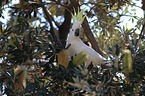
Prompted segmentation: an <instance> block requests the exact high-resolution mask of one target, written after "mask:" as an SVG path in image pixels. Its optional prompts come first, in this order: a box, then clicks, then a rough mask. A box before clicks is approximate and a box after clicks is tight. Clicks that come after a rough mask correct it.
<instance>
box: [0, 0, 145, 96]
mask: <svg viewBox="0 0 145 96" xmlns="http://www.w3.org/2000/svg"><path fill="white" fill-rule="evenodd" d="M12 1H14V0H1V1H0V17H1V18H3V19H4V18H5V17H6V16H5V15H4V11H5V10H9V16H10V19H9V20H7V22H6V24H5V23H3V22H2V21H0V92H1V94H7V95H8V96H17V95H24V96H25V95H26V96H54V95H55V96H64V95H65V96H71V95H75V96H82V95H90V96H98V95H101V96H122V95H127V96H128V95H129V96H137V95H138V96H143V95H145V34H144V33H145V32H144V18H139V17H137V16H136V15H135V14H131V13H130V12H129V11H128V7H129V6H136V4H135V3H133V2H132V1H130V0H97V1H96V0H95V1H94V0H87V1H86V0H79V1H77V0H20V2H19V3H18V4H12ZM78 8H79V9H80V10H81V9H83V8H86V9H88V10H86V12H85V13H84V14H85V15H86V16H87V19H85V20H84V24H83V25H82V35H81V37H80V38H81V39H82V40H83V41H84V42H85V43H86V44H89V42H90V43H91V44H92V47H93V48H94V49H95V50H96V51H97V52H98V53H100V54H101V55H103V56H104V57H105V58H109V62H106V64H108V63H109V64H112V66H111V67H106V66H103V65H102V66H98V65H97V66H95V65H93V64H90V65H89V66H88V67H86V65H85V63H83V64H82V65H77V64H73V62H72V61H73V58H70V60H69V64H68V65H67V67H66V65H63V64H62V65H60V64H58V58H57V53H59V52H61V51H62V50H67V49H66V47H65V45H66V40H67V35H68V33H69V29H70V28H71V14H73V12H74V9H75V10H78ZM128 14H129V15H128ZM123 16H128V17H129V18H130V20H132V23H133V22H134V20H137V21H138V22H137V24H136V26H135V27H134V28H130V29H128V28H127V26H123V27H121V26H120V25H119V24H120V23H121V21H120V20H121V17H123ZM88 25H90V26H89V27H88ZM137 31H140V32H139V33H136V32H137ZM86 32H89V33H86ZM86 38H87V39H86ZM93 38H94V39H93ZM93 40H95V41H93ZM96 46H97V48H96ZM124 50H128V51H129V52H131V55H128V54H129V53H127V55H126V54H125V53H124V52H125V51H124ZM128 51H127V52H128ZM130 56H131V57H130ZM124 57H125V58H124ZM128 58H129V59H128ZM123 64H126V65H123ZM128 64H130V65H131V67H130V68H131V70H130V69H126V67H127V65H128ZM18 65H20V66H22V65H23V66H25V67H26V68H27V76H26V87H24V86H23V88H22V89H20V88H18V89H16V87H15V84H16V82H20V81H19V80H18V78H19V76H20V75H21V74H22V73H23V71H21V72H19V73H18V74H15V71H14V69H15V68H16V67H17V66H18Z"/></svg>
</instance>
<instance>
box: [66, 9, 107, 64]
mask: <svg viewBox="0 0 145 96" xmlns="http://www.w3.org/2000/svg"><path fill="white" fill-rule="evenodd" d="M83 13H84V10H82V11H80V12H79V11H78V13H76V12H75V14H74V15H73V25H72V28H71V29H70V32H69V34H68V39H67V44H70V45H71V46H70V47H69V48H68V55H69V56H70V57H71V56H73V57H74V56H75V55H77V54H79V53H81V52H84V53H85V54H86V55H87V60H86V61H85V63H86V64H87V65H88V64H91V62H92V63H93V64H95V65H96V64H102V63H103V61H104V60H105V58H103V57H102V56H101V55H100V54H99V53H97V52H96V51H95V50H94V49H92V48H90V47H89V46H87V45H86V44H85V43H83V41H82V40H81V39H80V38H79V34H80V27H81V24H82V22H83V20H84V18H85V16H84V17H83Z"/></svg>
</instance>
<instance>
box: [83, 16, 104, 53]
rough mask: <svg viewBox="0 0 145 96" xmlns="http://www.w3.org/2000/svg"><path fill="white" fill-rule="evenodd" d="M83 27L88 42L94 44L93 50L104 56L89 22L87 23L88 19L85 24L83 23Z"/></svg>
mask: <svg viewBox="0 0 145 96" xmlns="http://www.w3.org/2000/svg"><path fill="white" fill-rule="evenodd" d="M82 26H83V29H84V32H85V34H86V36H87V38H88V40H89V41H90V42H91V44H92V47H93V49H94V50H96V51H97V52H98V53H99V54H100V55H102V56H104V53H103V52H102V51H101V50H100V48H99V46H98V43H97V41H96V39H95V38H94V36H93V34H92V31H91V29H90V27H89V25H88V21H87V19H86V18H85V19H84V22H83V24H82Z"/></svg>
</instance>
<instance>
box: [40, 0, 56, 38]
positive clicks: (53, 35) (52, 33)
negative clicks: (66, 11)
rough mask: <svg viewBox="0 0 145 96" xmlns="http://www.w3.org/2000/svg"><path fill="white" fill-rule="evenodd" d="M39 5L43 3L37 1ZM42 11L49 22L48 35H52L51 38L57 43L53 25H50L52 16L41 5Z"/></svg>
mask: <svg viewBox="0 0 145 96" xmlns="http://www.w3.org/2000/svg"><path fill="white" fill-rule="evenodd" d="M39 1H40V3H43V2H42V0H39ZM41 7H42V9H43V13H44V15H45V16H46V20H47V21H48V22H49V24H50V27H51V28H50V34H51V35H52V37H53V38H56V40H57V41H58V37H57V35H56V32H55V29H54V27H53V24H52V21H53V20H52V16H51V15H50V13H49V11H47V9H46V8H45V6H44V4H42V5H41Z"/></svg>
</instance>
